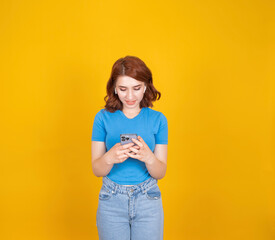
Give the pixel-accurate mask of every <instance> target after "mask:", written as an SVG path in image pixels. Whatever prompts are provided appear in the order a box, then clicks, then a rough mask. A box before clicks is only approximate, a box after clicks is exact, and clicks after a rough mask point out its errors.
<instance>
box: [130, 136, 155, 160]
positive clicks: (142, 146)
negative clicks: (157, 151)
mask: <svg viewBox="0 0 275 240" xmlns="http://www.w3.org/2000/svg"><path fill="white" fill-rule="evenodd" d="M132 141H133V142H134V143H135V144H137V146H134V147H129V149H130V150H131V151H132V152H133V153H135V154H133V153H129V152H126V153H125V154H126V155H128V156H129V157H131V158H135V159H138V160H140V161H142V162H145V163H149V162H152V161H153V159H154V153H153V152H152V151H151V149H150V148H149V147H148V145H147V144H146V143H145V142H144V140H143V139H142V138H141V137H140V136H138V140H137V139H134V138H132Z"/></svg>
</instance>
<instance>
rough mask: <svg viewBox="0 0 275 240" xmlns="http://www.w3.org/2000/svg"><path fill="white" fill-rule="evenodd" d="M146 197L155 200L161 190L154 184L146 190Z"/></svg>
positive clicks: (159, 195) (158, 197)
mask: <svg viewBox="0 0 275 240" xmlns="http://www.w3.org/2000/svg"><path fill="white" fill-rule="evenodd" d="M146 197H147V198H148V199H150V200H157V199H160V197H161V192H160V189H159V186H158V185H157V184H155V185H154V186H153V187H151V188H150V189H149V190H148V191H146Z"/></svg>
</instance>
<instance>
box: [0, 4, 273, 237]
mask: <svg viewBox="0 0 275 240" xmlns="http://www.w3.org/2000/svg"><path fill="white" fill-rule="evenodd" d="M274 10H275V8H274V1H272V0H270V1H268V0H264V1H263V0H258V1H256V0H254V1H244V0H233V1H217V0H216V1H214V0H212V1H211V0H210V1H205V0H197V1H191V0H189V1H188V0H181V1H180V0H178V1H175V0H171V1H159V0H158V1H156V0H152V1H150V0H148V1H141V0H140V1H126V0H117V1H106V0H105V1H104V0H100V1H99V0H98V1H92V0H91V1H83V0H79V1H68V0H67V1H34V0H33V1H5V0H4V1H1V3H0V19H1V21H0V31H1V38H0V54H1V63H0V74H1V75H0V76H1V85H0V91H1V92H0V98H1V99H0V103H1V118H0V119H1V120H0V121H1V149H0V150H1V165H0V176H1V179H0V188H1V189H0V239H1V240H2V239H3V240H11V239H14V240H23V239H28V240H32V239H33V240H46V239H47V240H63V239H64V240H73V239H77V240H88V239H98V238H97V229H96V220H95V217H96V215H95V214H96V208H97V201H98V193H99V189H100V187H101V178H97V177H95V176H94V175H93V172H92V167H91V134H92V124H93V118H94V116H95V114H96V113H97V112H98V111H99V110H100V109H101V108H102V107H103V106H104V100H103V98H104V96H105V93H106V91H105V88H106V83H107V80H108V79H109V76H110V73H111V67H112V65H113V63H114V62H115V61H116V60H117V59H118V58H120V57H124V56H126V55H134V56H138V57H139V58H141V59H142V60H143V61H145V63H146V64H147V65H148V67H149V68H150V69H151V71H152V73H153V81H154V84H155V87H156V88H157V89H158V90H159V91H160V92H161V93H162V97H161V99H160V101H157V102H156V103H155V105H154V108H153V109H156V110H158V111H161V112H163V113H164V114H165V115H166V117H167V119H168V129H169V144H168V146H169V147H168V169H167V174H166V176H165V178H164V179H162V180H160V181H159V186H160V189H161V191H162V198H163V205H164V214H165V220H164V221H165V228H164V239H166V240H168V239H184V240H210V239H211V240H238V239H241V240H245V239H248V240H272V239H275V161H274V160H275V148H274V147H275V111H274V110H275V82H274V79H275V72H274V66H275V38H274V27H275V25H274Z"/></svg>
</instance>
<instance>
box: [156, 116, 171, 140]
mask: <svg viewBox="0 0 275 240" xmlns="http://www.w3.org/2000/svg"><path fill="white" fill-rule="evenodd" d="M156 144H168V122H167V118H166V117H165V116H164V114H163V113H161V114H160V124H159V130H158V132H157V134H156Z"/></svg>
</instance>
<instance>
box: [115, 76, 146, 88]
mask: <svg viewBox="0 0 275 240" xmlns="http://www.w3.org/2000/svg"><path fill="white" fill-rule="evenodd" d="M139 84H143V82H141V81H138V80H136V79H135V78H132V77H129V76H119V77H118V78H117V82H116V85H117V86H119V85H123V86H125V87H132V86H136V85H139Z"/></svg>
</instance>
